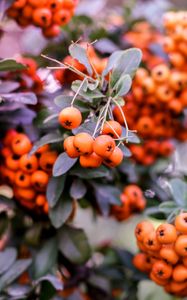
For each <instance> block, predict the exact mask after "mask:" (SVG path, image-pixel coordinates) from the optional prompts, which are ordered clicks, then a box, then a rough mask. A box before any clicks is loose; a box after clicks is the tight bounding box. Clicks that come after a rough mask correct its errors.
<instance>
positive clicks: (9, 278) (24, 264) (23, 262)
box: [0, 259, 32, 291]
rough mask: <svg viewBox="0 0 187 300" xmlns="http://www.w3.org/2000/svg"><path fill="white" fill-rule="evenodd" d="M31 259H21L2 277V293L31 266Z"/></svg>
mask: <svg viewBox="0 0 187 300" xmlns="http://www.w3.org/2000/svg"><path fill="white" fill-rule="evenodd" d="M31 262H32V260H31V259H19V260H17V261H16V262H15V263H14V264H13V265H12V266H11V268H10V269H9V270H8V271H7V272H6V273H4V274H3V275H2V276H1V277H0V291H2V290H3V289H4V288H5V287H6V286H8V285H9V284H11V283H12V282H13V281H14V280H16V279H17V278H18V277H19V276H20V275H21V274H22V273H23V272H25V271H26V270H27V269H28V267H29V266H30V265H31Z"/></svg>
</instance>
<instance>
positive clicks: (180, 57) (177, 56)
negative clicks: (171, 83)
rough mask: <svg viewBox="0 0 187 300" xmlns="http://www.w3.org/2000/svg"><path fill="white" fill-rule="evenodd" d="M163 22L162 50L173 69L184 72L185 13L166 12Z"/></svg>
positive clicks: (186, 16) (186, 49)
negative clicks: (167, 56) (166, 54)
mask: <svg viewBox="0 0 187 300" xmlns="http://www.w3.org/2000/svg"><path fill="white" fill-rule="evenodd" d="M163 22H164V27H165V30H166V37H165V38H164V41H163V47H164V50H165V51H166V52H167V53H168V55H169V60H170V62H171V64H172V65H173V66H174V67H175V68H177V69H180V70H184V71H185V70H186V62H187V45H186V28H187V12H186V11H180V12H167V13H166V14H165V15H164V19H163Z"/></svg>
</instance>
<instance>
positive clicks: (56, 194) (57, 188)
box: [46, 175, 66, 207]
mask: <svg viewBox="0 0 187 300" xmlns="http://www.w3.org/2000/svg"><path fill="white" fill-rule="evenodd" d="M65 182H66V176H65V175H62V176H59V177H51V179H50V180H49V183H48V185H47V193H46V196H47V200H48V203H49V206H50V207H54V206H55V205H56V204H57V201H58V200H59V198H60V196H61V194H62V192H63V190H64V186H65Z"/></svg>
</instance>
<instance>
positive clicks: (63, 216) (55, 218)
mask: <svg viewBox="0 0 187 300" xmlns="http://www.w3.org/2000/svg"><path fill="white" fill-rule="evenodd" d="M71 213H72V201H71V199H70V198H69V197H67V196H62V197H61V198H60V199H59V201H58V203H57V204H56V206H55V207H53V208H51V209H50V210H49V218H50V220H51V223H52V224H53V226H54V227H55V228H57V229H58V228H60V227H61V226H62V225H63V224H64V223H65V222H66V221H67V220H68V218H69V217H70V215H71Z"/></svg>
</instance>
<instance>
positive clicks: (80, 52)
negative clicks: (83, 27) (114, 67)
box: [69, 43, 93, 75]
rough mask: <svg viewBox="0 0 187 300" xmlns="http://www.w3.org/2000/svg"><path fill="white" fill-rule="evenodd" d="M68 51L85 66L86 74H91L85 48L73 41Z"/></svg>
mask: <svg viewBox="0 0 187 300" xmlns="http://www.w3.org/2000/svg"><path fill="white" fill-rule="evenodd" d="M69 53H70V54H71V56H72V57H73V58H75V59H77V60H78V61H79V62H80V63H81V64H82V65H84V66H85V67H86V69H87V71H88V74H90V75H92V74H93V70H92V66H91V64H90V62H89V58H88V55H87V51H86V49H84V48H83V47H81V46H80V45H78V44H75V43H74V44H72V45H71V46H70V47H69Z"/></svg>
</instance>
